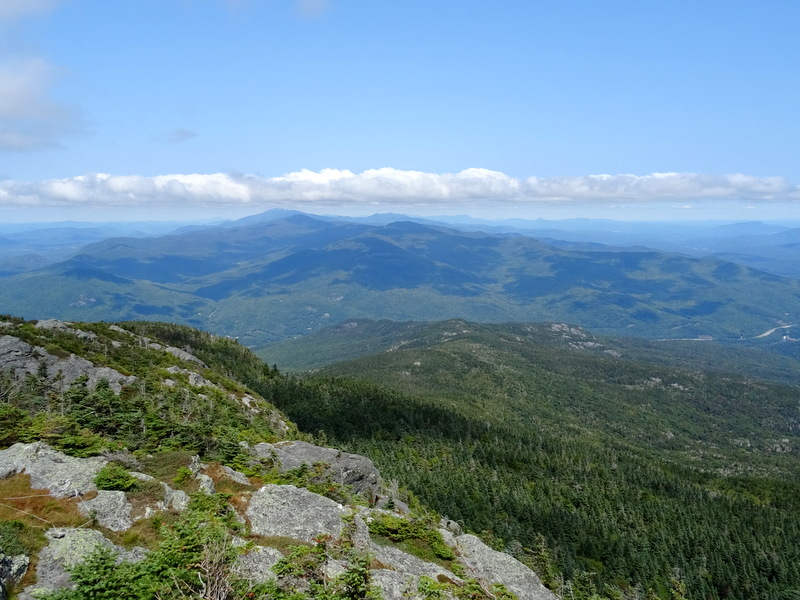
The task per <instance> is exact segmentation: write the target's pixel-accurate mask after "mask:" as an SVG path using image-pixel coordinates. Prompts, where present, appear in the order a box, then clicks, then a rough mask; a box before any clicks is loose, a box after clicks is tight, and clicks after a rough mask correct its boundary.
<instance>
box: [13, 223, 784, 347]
mask: <svg viewBox="0 0 800 600" xmlns="http://www.w3.org/2000/svg"><path fill="white" fill-rule="evenodd" d="M402 218H403V217H402V216H396V215H389V216H386V215H383V216H380V215H379V216H376V217H374V218H372V219H370V220H355V219H337V218H329V217H312V216H310V215H305V214H302V213H294V212H291V211H271V212H268V213H264V214H262V215H256V216H253V217H247V218H245V219H241V220H239V221H232V222H227V223H223V224H218V225H206V226H198V227H190V228H185V229H182V230H178V231H175V232H173V233H170V234H168V235H160V236H158V237H114V238H109V239H104V240H102V241H96V242H94V243H90V244H88V245H86V246H84V247H83V248H82V249H80V251H78V252H76V253H75V254H74V255H72V256H71V257H70V258H68V259H66V260H62V261H60V262H55V263H51V264H47V265H45V266H42V267H39V268H35V269H32V270H28V271H26V272H23V273H19V274H16V275H13V276H9V277H6V278H4V279H3V280H2V281H3V286H2V289H1V290H0V310H2V311H3V312H8V313H14V314H18V315H22V316H26V317H36V318H45V317H55V318H62V319H70V320H84V321H88V320H121V319H148V320H164V321H172V322H178V323H185V324H190V325H194V326H197V327H200V328H202V329H205V330H207V331H213V332H216V333H221V334H226V335H230V336H235V337H239V339H240V341H241V342H242V343H244V344H246V345H248V346H251V347H257V348H258V347H263V346H265V345H267V344H269V343H271V342H275V341H279V340H282V339H285V338H290V337H295V336H299V335H305V334H307V333H308V332H311V331H315V330H318V329H320V328H322V327H325V326H327V325H331V324H334V323H338V322H341V321H345V320H347V319H353V318H370V319H392V320H399V321H404V320H405V321H408V320H414V321H434V320H442V319H448V318H465V319H469V320H472V321H479V322H507V321H528V322H530V321H563V322H568V323H574V324H579V325H582V326H585V327H588V328H590V329H591V330H593V331H594V332H596V333H607V334H623V335H635V336H641V337H650V338H660V337H663V338H672V339H675V338H689V339H695V338H709V337H713V338H720V339H727V340H734V339H740V338H755V337H756V336H758V335H761V334H763V333H765V332H767V331H769V330H772V329H774V328H777V327H783V326H789V325H794V323H795V322H796V321H798V320H800V282H798V281H796V280H794V279H792V278H788V277H780V276H777V275H774V274H771V273H767V272H765V271H762V270H756V269H754V268H751V267H748V266H745V265H743V264H740V263H737V262H732V261H726V260H719V259H717V258H714V257H702V258H696V257H691V256H686V255H684V254H683V253H682V254H678V253H675V252H664V251H660V250H654V249H651V248H645V247H642V246H638V247H624V246H623V244H622V242H630V241H633V240H634V238H635V237H636V236H635V235H634V233H635V231H634V228H633V227H630V226H627V225H620V227H622V228H623V229H626V231H627V233H625V234H624V235H622V234H619V233H618V234H613V232H607V233H606V236H605V238H603V236H599V235H595V236H594V237H592V238H591V239H593V240H594V241H592V242H591V243H590V242H589V241H588V239H589V237H588V236H589V234H588V233H586V231H585V229H584V230H580V228H577V229H576V231H577V232H578V233H575V232H573V235H572V239H568V238H570V235H569V234H568V232H567V229H568V228H567V227H566V226H565V225H564V222H560V223H561V226H562V229H560V230H558V234H559V236H560V238H561V239H558V240H556V239H555V237H553V238H552V239H548V241H547V242H545V241H543V240H542V239H537V238H536V236H535V235H533V234H534V233H536V232H535V231H533V230H532V231H531V232H527V233H526V232H522V230H521V229H520V228H519V227H516V228H514V227H511V228H509V229H508V230H495V231H492V232H486V231H477V230H473V229H477V227H476V226H474V225H475V224H474V223H473V224H472V225H470V226H468V227H462V228H455V227H452V226H444V225H442V224H437V223H434V222H415V221H412V220H396V219H402ZM370 221H371V222H370ZM528 223H530V222H528ZM517 225H519V223H517ZM584 226H585V224H584ZM651 227H652V228H655V227H656V226H655V225H652V226H651ZM659 227H661V230H664V229H665V228H666V229H667V230H668V229H669V228H670V227H672V226H669V225H662V226H659ZM694 227H700V226H697V225H695V226H694ZM500 229H502V228H500ZM645 229H646V228H645ZM653 230H655V229H653ZM710 230H714V231H716V233H717V235H718V237H717V238H715V239H717V242H718V244H719V245H720V247H721V246H722V243H723V241H724V242H725V243H727V244H729V245H731V246H734V247H735V245H736V243H735V240H736V239H740V238H741V237H742V236H750V237H753V236H755V237H756V238H758V239H762V238H764V239H769V240H778V239H779V240H781V241H785V242H787V244H788V245H787V244H777V245H775V244H773V245H772V246H770V247H771V248H772V249H773V250H774V249H775V248H782V250H781V251H782V252H789V250H788V249H787V248H788V247H789V245H790V244H791V240H792V239H794V236H796V233H795V231H794V230H792V229H791V228H787V227H782V226H771V225H764V224H740V225H737V226H733V227H730V226H727V228H720V227H719V225H715V226H713V227H711V226H706V227H705V228H702V231H703V232H704V234H703V235H705V236H706V237H707V238H709V239H710V238H711V237H712V236H711V235H710V234H709V231H710ZM580 231H583V233H580ZM676 231H677V230H676ZM539 233H541V231H539ZM550 233H551V234H552V235H553V236H555V233H554V230H553V229H552V228H551V230H550ZM614 235H616V236H617V242H619V243H616V244H614V245H603V244H600V243H598V241H597V240H601V241H605V242H612V241H613V240H611V239H609V238H610V237H614ZM638 235H639V237H646V232H640V233H639V234H638ZM776 236H777V237H776ZM540 237H541V236H540ZM581 237H584V238H586V239H585V240H581V239H578V238H581ZM666 237H668V236H666V235H662V236H661V237H659V236H655V235H654V236H653V239H654V240H656V241H657V240H661V242H662V243H665V242H664V240H665V239H666ZM696 237H697V236H695V238H696ZM641 241H642V242H643V241H645V240H644V239H642V240H641ZM749 247H752V244H751V246H748V248H749ZM786 333H788V334H791V329H776V330H775V332H774V335H775V336H780V335H782V334H786ZM789 337H791V335H790V336H789Z"/></svg>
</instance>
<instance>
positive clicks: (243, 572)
mask: <svg viewBox="0 0 800 600" xmlns="http://www.w3.org/2000/svg"><path fill="white" fill-rule="evenodd" d="M282 558H283V554H281V551H280V550H277V549H275V548H269V547H265V546H256V547H255V548H253V549H252V550H250V551H248V552H246V553H244V554H242V555H240V556H238V557H237V558H236V562H235V563H234V565H233V571H234V573H236V574H237V575H239V576H240V577H243V578H244V579H247V580H248V581H251V582H253V583H265V582H267V581H269V580H270V579H275V573H274V572H273V571H272V567H273V566H274V565H275V563H277V562H278V561H279V560H280V559H282Z"/></svg>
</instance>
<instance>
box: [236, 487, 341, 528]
mask: <svg viewBox="0 0 800 600" xmlns="http://www.w3.org/2000/svg"><path fill="white" fill-rule="evenodd" d="M347 513H348V511H347V510H346V509H345V508H344V507H343V506H342V505H341V504H339V503H338V502H334V501H333V500H330V499H329V498H325V497H324V496H320V495H318V494H315V493H313V492H309V491H308V490H306V489H303V488H297V487H295V486H293V485H274V484H268V485H265V486H264V487H262V488H261V489H260V490H257V491H256V492H253V495H252V497H251V498H250V503H249V505H248V507H247V511H246V513H245V514H246V515H247V518H248V519H249V521H250V530H251V532H252V533H254V534H256V535H277V536H282V537H290V538H294V539H296V540H302V541H304V542H313V541H314V538H315V537H317V536H318V535H320V534H327V535H330V536H332V537H334V538H339V537H340V536H341V534H342V529H343V528H344V523H343V522H342V517H344V516H345V515H346V514H347Z"/></svg>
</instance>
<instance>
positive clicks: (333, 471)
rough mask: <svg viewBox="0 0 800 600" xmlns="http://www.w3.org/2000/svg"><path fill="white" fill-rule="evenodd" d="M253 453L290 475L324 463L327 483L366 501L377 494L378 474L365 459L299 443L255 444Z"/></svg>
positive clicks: (378, 491) (370, 462) (379, 487)
mask: <svg viewBox="0 0 800 600" xmlns="http://www.w3.org/2000/svg"><path fill="white" fill-rule="evenodd" d="M253 451H254V452H255V454H256V455H257V456H259V457H260V458H267V459H269V458H273V457H274V458H275V459H277V461H278V466H279V468H280V470H281V471H290V470H292V469H296V468H298V467H300V466H302V465H304V464H305V465H308V466H311V465H314V464H316V463H325V464H327V465H328V469H327V472H326V474H327V475H329V476H330V478H331V481H334V482H336V483H339V484H342V485H348V486H350V487H351V488H352V489H353V491H354V492H356V493H357V494H362V495H364V496H365V497H367V498H375V497H377V496H378V495H379V494H380V489H381V477H380V473H379V472H378V469H377V468H376V467H375V465H374V464H373V463H372V461H371V460H370V459H368V458H367V457H365V456H360V455H358V454H350V453H349V452H342V451H341V450H336V449H334V448H323V447H321V446H315V445H313V444H309V443H308V442H300V441H290V442H278V443H277V444H257V445H256V446H254V448H253Z"/></svg>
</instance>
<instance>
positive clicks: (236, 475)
mask: <svg viewBox="0 0 800 600" xmlns="http://www.w3.org/2000/svg"><path fill="white" fill-rule="evenodd" d="M222 472H223V473H225V476H226V477H227V478H228V479H230V480H231V481H235V482H236V483H238V484H240V485H251V484H250V480H249V479H248V478H247V475H245V474H244V473H240V472H239V471H234V470H233V469H231V468H230V467H226V466H225V465H223V466H222Z"/></svg>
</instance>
